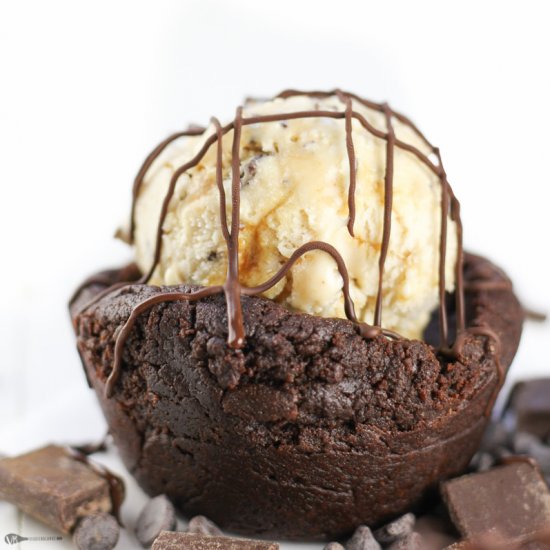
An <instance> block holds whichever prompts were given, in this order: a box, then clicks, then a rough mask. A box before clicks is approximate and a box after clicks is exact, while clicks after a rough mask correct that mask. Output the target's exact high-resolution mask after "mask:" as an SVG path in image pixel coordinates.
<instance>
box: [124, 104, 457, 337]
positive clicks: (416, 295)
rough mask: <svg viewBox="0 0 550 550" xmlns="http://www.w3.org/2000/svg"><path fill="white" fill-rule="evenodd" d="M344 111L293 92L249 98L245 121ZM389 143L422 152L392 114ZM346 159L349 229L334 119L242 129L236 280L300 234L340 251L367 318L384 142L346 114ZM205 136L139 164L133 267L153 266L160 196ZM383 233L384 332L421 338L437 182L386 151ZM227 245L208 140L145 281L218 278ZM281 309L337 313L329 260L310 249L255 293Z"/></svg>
mask: <svg viewBox="0 0 550 550" xmlns="http://www.w3.org/2000/svg"><path fill="white" fill-rule="evenodd" d="M353 109H354V110H355V111H356V112H358V113H360V114H362V115H363V116H364V117H365V118H366V119H367V120H368V121H369V122H370V123H371V124H372V125H373V126H375V127H376V128H378V129H380V130H381V131H384V132H385V131H386V120H385V117H384V114H383V113H380V112H378V111H375V110H373V109H370V108H368V107H365V106H364V105H363V104H361V103H360V102H358V101H353ZM306 110H323V111H344V110H345V104H344V103H342V101H341V100H340V99H339V98H338V97H337V96H330V97H327V98H315V97H309V96H293V97H289V98H286V99H283V98H278V99H274V100H269V101H265V102H262V101H253V102H248V103H247V105H245V107H244V111H243V116H244V117H250V116H255V115H268V114H276V113H290V112H295V111H306ZM392 123H393V126H394V129H395V134H396V136H397V138H398V139H399V140H401V141H403V142H405V143H407V144H410V145H413V146H414V147H416V148H417V149H419V150H420V151H422V152H423V153H425V154H426V155H429V154H430V153H431V151H430V149H429V147H428V146H427V145H426V144H425V143H424V141H423V140H422V139H421V138H420V137H419V136H418V135H417V134H416V133H415V132H414V131H413V130H412V129H411V128H410V127H409V126H407V125H405V124H403V123H401V122H399V121H398V120H397V119H395V118H393V119H392ZM352 131H353V133H352V135H353V143H354V148H355V155H356V166H357V187H356V195H355V204H356V217H355V224H354V228H355V235H354V236H353V237H352V236H351V235H350V233H349V232H348V228H347V222H348V217H349V211H348V188H349V180H350V170H349V160H348V153H347V149H346V132H345V121H344V120H343V119H341V120H336V119H329V118H306V119H295V120H287V121H284V122H270V123H259V124H254V125H250V126H244V127H243V129H242V137H241V165H240V168H241V217H240V220H241V231H240V237H239V246H240V251H239V264H240V281H241V283H242V284H243V285H244V286H255V285H258V284H260V283H262V282H264V281H266V280H267V279H269V278H270V277H271V276H273V275H274V274H275V273H276V272H277V271H278V270H279V269H280V267H281V266H282V265H283V264H284V263H285V262H286V260H287V259H288V258H289V257H290V256H291V254H292V253H293V252H294V251H295V250H296V249H297V248H298V247H299V246H301V245H303V244H305V243H307V242H309V241H325V242H327V243H330V244H331V245H333V246H334V247H335V248H336V249H337V250H338V252H339V253H340V254H341V256H342V257H343V259H344V261H345V263H346V265H347V269H348V272H349V276H350V294H351V297H352V299H353V301H354V303H355V309H356V314H357V317H358V318H359V320H361V321H364V322H367V323H370V324H372V322H373V318H374V309H375V304H376V296H377V290H378V276H379V271H378V260H379V255H380V249H381V243H382V230H383V213H384V174H385V168H386V142H385V141H384V140H382V139H380V138H377V137H374V136H373V135H372V134H371V133H370V132H369V131H367V130H366V129H365V128H363V126H362V125H361V123H360V122H358V121H356V120H353V122H352ZM213 133H215V129H214V128H213V127H212V126H211V127H209V128H208V129H207V130H206V132H205V133H204V134H203V135H200V136H196V137H182V138H180V139H178V140H176V141H174V142H173V143H171V144H170V145H169V146H168V147H167V148H166V149H165V150H164V151H163V153H162V154H161V155H160V156H159V157H158V158H157V159H156V160H155V162H154V163H153V164H152V165H151V167H150V168H149V170H148V172H147V174H146V175H145V178H144V180H143V184H142V187H141V190H140V193H139V195H138V197H137V199H136V207H135V234H134V242H135V253H136V261H137V263H138V265H139V267H140V269H141V270H142V271H143V272H147V271H148V270H149V268H150V267H151V265H152V262H153V256H154V251H155V240H156V233H157V225H158V220H159V216H160V210H161V205H162V201H163V198H164V196H165V194H166V192H167V189H168V185H169V182H170V179H171V177H172V175H173V173H174V171H175V170H176V169H177V168H178V167H180V166H182V165H183V164H185V163H186V162H188V161H189V160H191V159H192V158H193V157H194V156H195V155H196V154H197V152H198V151H199V150H200V148H201V146H202V145H203V144H204V142H205V140H206V139H207V138H208V137H209V136H211V135H212V134H213ZM232 139H233V132H232V131H230V132H229V133H227V134H226V135H225V137H224V139H223V177H224V187H225V192H226V203H227V213H228V218H229V219H230V215H231V142H232ZM394 155H395V156H394V178H393V186H394V196H393V209H392V229H391V239H390V244H389V250H388V256H387V260H386V263H385V270H384V279H383V299H382V305H383V316H382V325H383V327H384V328H387V329H391V330H394V331H396V332H398V333H400V334H402V335H403V336H406V337H409V338H419V337H421V335H422V332H423V330H424V328H425V326H426V324H427V323H428V320H429V317H430V314H431V312H432V311H433V309H434V308H435V307H436V305H437V303H438V280H439V279H438V265H439V238H440V231H441V209H440V201H441V183H440V181H439V178H438V177H437V176H436V175H435V174H434V173H433V172H432V171H431V170H430V169H429V168H428V167H427V166H425V165H424V164H423V163H422V162H421V161H420V160H419V159H418V158H417V157H416V156H414V155H413V154H411V153H409V152H407V151H404V150H402V149H400V148H397V147H396V148H395V154H394ZM447 242H448V245H447V255H446V287H447V290H449V291H452V290H453V289H454V265H455V262H456V255H457V235H456V226H455V224H454V222H452V221H451V220H449V223H448V234H447ZM226 269H227V250H226V245H225V242H224V239H223V235H222V232H221V225H220V216H219V195H218V189H217V186H216V144H214V145H212V146H211V147H210V148H209V149H208V151H207V152H206V154H205V155H204V157H203V158H202V160H201V161H200V162H199V163H198V164H197V165H196V166H195V167H193V168H191V169H190V170H188V171H187V172H186V173H184V174H182V175H181V176H180V178H179V179H178V182H177V185H176V189H175V193H174V195H173V197H172V200H171V202H170V205H169V209H168V213H167V215H166V218H165V221H164V225H163V237H162V250H161V256H160V261H159V263H158V265H157V267H156V269H155V271H154V273H153V276H152V278H151V280H150V283H151V284H159V285H160V284H166V285H174V284H178V283H183V282H185V283H194V284H198V285H217V284H223V282H224V281H225V277H226ZM265 296H266V297H267V298H270V299H273V300H275V301H277V302H280V303H281V304H283V305H285V306H286V307H288V308H289V309H291V310H294V311H301V312H306V313H310V314H312V315H319V316H323V317H342V318H345V313H344V303H343V296H342V279H341V277H340V274H339V272H338V269H337V267H336V264H335V262H334V260H333V259H332V258H331V257H330V256H329V255H328V254H326V253H324V252H322V251H312V252H308V253H307V254H306V255H305V256H303V257H302V258H301V259H300V260H298V262H297V263H296V264H295V265H294V267H293V268H292V270H291V271H290V272H289V274H288V275H287V276H286V277H285V278H284V279H282V280H281V281H280V282H279V283H278V284H277V285H275V286H274V287H273V288H271V289H270V290H269V291H267V292H266V293H265Z"/></svg>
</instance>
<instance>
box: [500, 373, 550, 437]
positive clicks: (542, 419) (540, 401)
mask: <svg viewBox="0 0 550 550" xmlns="http://www.w3.org/2000/svg"><path fill="white" fill-rule="evenodd" d="M510 401H511V403H510V406H511V408H512V410H513V411H515V413H516V417H517V429H518V431H524V432H529V433H532V434H534V435H536V436H538V437H540V438H541V439H546V438H547V437H549V436H550V378H539V379H534V380H528V381H526V382H519V383H518V384H516V386H515V387H514V389H513V390H512V397H511V400H510Z"/></svg>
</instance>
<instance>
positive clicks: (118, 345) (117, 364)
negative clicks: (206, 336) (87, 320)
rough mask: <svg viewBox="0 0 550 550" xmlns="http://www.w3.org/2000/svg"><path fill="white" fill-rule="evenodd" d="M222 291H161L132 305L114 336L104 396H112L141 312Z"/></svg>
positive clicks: (215, 287)
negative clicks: (127, 345) (113, 349)
mask: <svg viewBox="0 0 550 550" xmlns="http://www.w3.org/2000/svg"><path fill="white" fill-rule="evenodd" d="M222 291H223V287H221V286H209V287H205V288H203V289H201V290H197V291H196V292H189V293H188V292H163V293H162V294H156V295H154V296H152V297H151V298H148V299H147V300H143V302H140V303H139V304H138V305H137V306H136V307H134V309H132V313H130V317H128V319H127V320H126V322H125V323H124V325H123V326H122V329H121V330H120V332H119V333H118V336H117V337H116V342H115V352H114V359H113V368H112V370H111V373H110V374H109V376H108V377H107V381H106V382H105V396H106V397H112V395H113V391H114V388H115V385H116V383H117V382H118V379H119V377H120V371H121V368H122V353H123V351H124V345H125V344H126V340H127V339H128V336H130V333H131V332H132V329H133V328H134V325H135V324H136V321H137V319H138V317H139V316H140V315H141V314H142V313H144V312H145V311H147V310H148V309H150V308H152V307H153V306H155V305H157V304H162V303H165V302H176V301H180V300H181V301H190V302H191V301H195V300H199V299H200V298H206V297H207V296H212V295H213V294H218V293H219V292H222Z"/></svg>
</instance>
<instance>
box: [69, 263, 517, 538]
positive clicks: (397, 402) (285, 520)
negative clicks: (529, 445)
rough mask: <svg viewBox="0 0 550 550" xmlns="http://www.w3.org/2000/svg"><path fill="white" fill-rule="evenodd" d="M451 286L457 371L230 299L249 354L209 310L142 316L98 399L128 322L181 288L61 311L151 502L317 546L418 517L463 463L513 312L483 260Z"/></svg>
mask: <svg viewBox="0 0 550 550" xmlns="http://www.w3.org/2000/svg"><path fill="white" fill-rule="evenodd" d="M479 268H482V271H483V275H484V278H483V279H480V278H479V276H478V274H479V271H480V269H479ZM464 275H465V283H466V286H467V287H468V286H469V287H470V290H469V291H467V292H466V303H467V312H468V315H467V319H468V328H467V330H466V332H465V333H464V336H463V344H462V349H461V352H460V354H459V356H458V358H457V359H454V358H449V357H446V356H445V355H444V354H438V353H437V351H436V349H435V348H434V347H433V346H431V345H430V344H428V343H426V342H421V341H415V340H388V339H386V338H385V337H384V336H382V335H380V336H377V337H375V338H373V339H370V340H366V339H365V338H363V337H362V336H361V335H360V334H358V332H357V330H356V328H355V326H354V325H353V323H352V322H350V321H347V320H341V319H324V318H321V317H314V316H311V315H307V314H298V313H292V312H290V311H288V310H287V309H286V308H284V307H283V306H281V305H279V304H276V303H274V302H273V301H271V300H268V299H265V298H261V297H243V299H242V304H243V316H244V320H245V328H246V334H247V340H246V342H247V343H246V346H245V347H244V348H243V349H242V350H234V349H231V348H229V347H228V346H227V344H226V341H225V340H226V338H227V326H226V322H227V321H226V317H227V314H226V309H225V308H226V306H225V302H224V300H223V297H222V296H220V295H217V296H211V297H208V298H205V299H201V300H200V301H197V302H169V303H163V304H159V305H156V306H154V307H152V308H151V309H149V310H147V311H146V312H144V313H143V314H142V315H140V317H139V318H138V320H137V322H136V325H135V327H134V329H133V331H132V333H131V334H130V336H129V338H128V340H127V342H126V346H125V348H124V355H123V362H124V369H123V370H122V372H121V376H120V380H119V383H118V384H117V385H116V387H115V391H114V394H113V396H112V397H111V398H107V397H106V396H105V383H106V380H107V377H108V375H109V373H110V372H111V369H112V364H113V354H114V346H115V340H116V336H117V333H118V332H119V331H120V329H121V327H122V325H123V324H124V322H125V321H126V320H127V318H128V316H129V315H130V312H131V311H132V308H133V307H134V306H135V305H137V304H139V303H140V302H141V301H142V300H143V299H144V298H149V297H151V296H155V295H158V294H159V293H161V292H163V291H164V290H169V291H170V292H176V291H185V292H189V291H190V290H193V289H192V288H191V287H189V286H181V287H170V289H163V288H155V287H152V286H148V285H143V284H132V285H129V286H125V287H123V288H121V289H118V290H114V291H112V292H109V293H108V294H106V295H104V296H103V297H102V298H101V299H100V300H99V301H98V302H97V303H95V304H93V305H92V306H91V307H89V308H88V309H86V310H85V311H84V312H82V313H78V312H79V309H80V307H81V305H82V304H83V302H85V300H86V299H88V298H89V296H87V297H86V296H83V298H82V299H80V300H77V301H76V302H75V303H74V304H73V308H72V311H73V315H74V321H75V325H76V327H77V334H78V349H79V351H80V354H81V357H82V360H83V362H84V367H85V369H86V373H87V376H88V379H89V381H90V384H91V386H92V387H93V388H94V389H95V391H96V393H97V396H98V398H99V401H100V403H101V406H102V409H103V411H104V414H105V416H106V418H107V421H108V423H109V427H110V431H111V433H112V435H113V439H114V441H115V443H116V445H117V447H118V449H119V452H120V454H121V456H122V458H123V460H124V463H125V465H126V466H127V468H128V470H129V471H130V472H131V473H132V474H133V475H134V476H135V478H136V479H137V481H138V482H139V484H140V485H141V486H142V487H143V488H144V489H145V490H146V491H147V492H148V493H149V494H151V495H156V494H160V493H165V494H167V495H168V496H169V497H170V498H171V499H172V500H173V501H174V503H175V504H176V506H177V507H178V508H179V509H180V510H181V511H182V512H183V513H184V514H186V515H189V516H191V515H195V514H199V513H200V514H205V515H207V516H208V517H210V518H212V519H213V520H214V521H215V522H216V523H218V524H219V525H221V526H223V527H224V528H225V529H228V530H230V531H235V532H241V533H247V534H258V535H270V536H275V535H276V536H282V537H287V538H290V539H304V540H313V539H326V538H335V537H339V536H342V535H345V534H348V533H349V532H351V531H352V530H353V529H354V528H355V527H356V526H357V525H360V524H368V525H371V526H376V525H378V524H381V523H383V522H385V521H387V520H389V519H391V518H392V517H395V516H397V515H398V514H400V513H402V512H405V511H408V510H410V509H412V508H414V507H415V506H418V505H421V504H422V500H423V498H424V497H425V496H426V494H427V490H429V488H432V487H435V486H436V485H437V483H438V482H439V481H440V480H441V479H444V478H448V477H451V476H453V475H456V474H458V473H460V472H461V471H463V470H464V469H465V468H466V466H467V465H468V463H469V461H470V459H471V457H472V455H473V454H474V453H475V451H476V450H477V447H478V445H479V442H480V439H481V436H482V434H483V430H484V428H485V426H486V424H487V421H488V418H489V417H488V415H487V412H488V407H490V404H491V403H492V401H493V399H494V397H495V392H496V391H497V390H498V388H499V387H500V384H501V382H502V380H501V377H502V376H503V373H504V372H505V371H506V369H507V368H508V366H509V365H510V363H511V361H512V358H513V356H514V354H515V352H516V349H517V346H518V343H519V339H520V334H521V327H522V320H523V311H522V308H521V306H520V304H519V303H518V301H517V299H516V297H515V296H514V293H513V291H512V289H511V287H509V286H507V281H506V280H505V279H504V278H503V277H502V275H501V272H500V271H499V270H498V269H497V268H495V267H494V266H493V265H492V264H490V263H489V262H487V261H486V260H483V259H481V258H479V257H474V256H468V255H467V256H466V258H465V265H464ZM488 277H489V282H487V280H488V279H487V278H488ZM497 282H501V283H502V288H499V286H498V285H497V284H496V283H497ZM491 285H494V286H493V287H491ZM88 290H89V289H88ZM100 290H101V286H100V285H98V284H97V283H95V291H96V292H99V291H100ZM83 295H84V293H83ZM481 326H482V327H488V328H490V329H491V330H492V331H493V332H494V333H495V335H496V336H498V338H499V340H500V342H501V345H500V348H497V347H496V346H495V343H494V340H493V339H492V338H490V337H488V336H487V335H483V334H481V335H479V334H477V332H478V331H477V328H478V327H481ZM429 330H430V329H428V331H429ZM427 338H428V339H430V338H431V336H430V335H427Z"/></svg>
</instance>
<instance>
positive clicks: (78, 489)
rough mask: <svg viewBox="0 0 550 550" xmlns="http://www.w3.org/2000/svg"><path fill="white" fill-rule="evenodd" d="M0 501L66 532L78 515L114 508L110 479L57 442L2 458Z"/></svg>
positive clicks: (0, 467)
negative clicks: (18, 454) (5, 501)
mask: <svg viewBox="0 0 550 550" xmlns="http://www.w3.org/2000/svg"><path fill="white" fill-rule="evenodd" d="M0 500H7V501H8V502H11V503H12V504H15V506H17V507H18V508H19V509H21V510H22V511H23V512H25V513H27V514H29V515H30V516H32V517H34V518H36V519H38V520H39V521H42V522H43V523H45V524H47V525H49V526H50V527H52V528H54V529H57V530H59V531H61V532H63V533H69V532H70V531H71V530H72V529H73V528H74V526H75V525H76V523H77V520H78V519H79V518H81V517H83V516H86V515H89V514H93V513H96V512H110V511H111V510H112V508H113V503H112V500H111V493H110V486H109V482H108V481H107V480H106V479H105V478H104V477H102V476H101V475H99V474H98V473H97V472H96V471H94V470H93V469H92V468H91V467H90V466H88V465H87V464H85V463H83V462H81V461H80V460H77V459H75V457H74V456H73V455H72V454H71V452H70V451H69V450H68V449H66V448H65V447H58V446H55V445H49V446H47V447H44V448H42V449H38V450H36V451H31V452H29V453H26V454H24V455H21V456H17V457H14V458H5V459H3V460H1V461H0Z"/></svg>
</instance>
